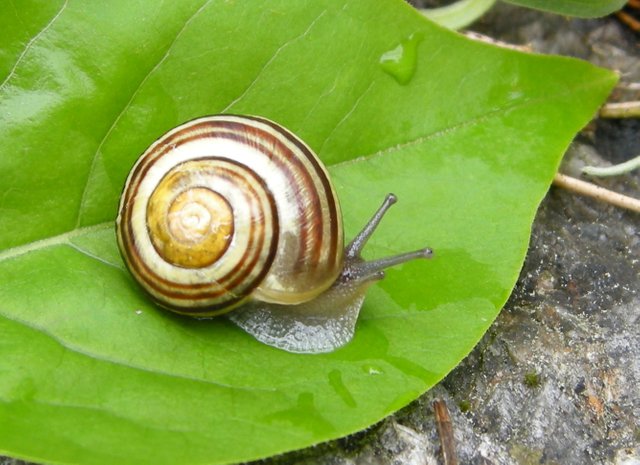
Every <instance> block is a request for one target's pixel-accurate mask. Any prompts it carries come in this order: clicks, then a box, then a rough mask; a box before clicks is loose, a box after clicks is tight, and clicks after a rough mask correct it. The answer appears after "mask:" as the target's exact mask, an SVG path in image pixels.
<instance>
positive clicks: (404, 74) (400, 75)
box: [380, 32, 423, 85]
mask: <svg viewBox="0 0 640 465" xmlns="http://www.w3.org/2000/svg"><path fill="white" fill-rule="evenodd" d="M422 38H423V37H422V34H421V33H418V32H416V33H413V34H411V35H410V36H409V37H407V38H406V39H404V40H402V41H401V42H400V44H398V46H397V47H395V48H393V49H392V50H388V51H386V52H384V53H383V54H382V56H381V57H380V67H381V68H382V70H383V71H384V72H385V73H387V74H389V75H391V76H393V78H394V79H395V80H396V81H398V82H399V83H400V84H403V85H404V84H408V83H409V81H411V78H412V77H413V75H414V74H415V73H416V67H417V65H418V44H419V43H420V42H421V41H422Z"/></svg>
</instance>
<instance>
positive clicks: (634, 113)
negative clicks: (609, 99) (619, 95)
mask: <svg viewBox="0 0 640 465" xmlns="http://www.w3.org/2000/svg"><path fill="white" fill-rule="evenodd" d="M600 116H601V117H602V118H640V100H636V101H632V102H622V103H607V104H606V105H603V106H602V108H600Z"/></svg>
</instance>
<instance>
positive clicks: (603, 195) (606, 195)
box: [553, 173, 640, 213]
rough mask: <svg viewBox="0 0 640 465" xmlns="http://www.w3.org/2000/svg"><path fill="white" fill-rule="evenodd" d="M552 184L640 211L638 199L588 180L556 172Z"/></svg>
mask: <svg viewBox="0 0 640 465" xmlns="http://www.w3.org/2000/svg"><path fill="white" fill-rule="evenodd" d="M553 184H554V185H556V186H559V187H562V188H564V189H567V190H570V191H572V192H576V193H578V194H581V195H586V196H588V197H593V198H594V199H597V200H601V201H603V202H606V203H610V204H612V205H615V206H617V207H622V208H626V209H628V210H632V211H634V212H638V213H640V200H638V199H634V198H633V197H628V196H626V195H622V194H618V193H617V192H613V191H610V190H609V189H605V188H604V187H600V186H596V185H595V184H591V183H590V182H586V181H582V180H580V179H576V178H572V177H571V176H567V175H565V174H561V173H556V175H555V177H554V178H553Z"/></svg>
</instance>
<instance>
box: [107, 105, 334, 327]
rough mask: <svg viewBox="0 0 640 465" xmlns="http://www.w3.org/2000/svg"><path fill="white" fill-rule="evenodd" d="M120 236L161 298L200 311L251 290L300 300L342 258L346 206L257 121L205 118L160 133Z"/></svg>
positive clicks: (123, 207) (325, 280) (317, 167)
mask: <svg viewBox="0 0 640 465" xmlns="http://www.w3.org/2000/svg"><path fill="white" fill-rule="evenodd" d="M117 235H118V241H119V244H120V249H121V251H122V254H123V257H124V259H125V262H126V263H127V266H128V267H129V269H130V270H131V272H132V273H133V275H134V276H135V277H136V279H137V280H138V281H139V282H140V283H141V284H142V286H143V287H144V288H145V289H146V290H147V291H148V292H149V293H150V294H151V295H152V296H154V297H155V299H156V300H157V301H158V302H159V303H161V304H162V305H164V306H166V307H169V308H171V309H173V310H175V311H178V312H179V313H187V314H193V315H199V316H208V315H214V314H218V313H222V312H225V311H228V310H230V309H232V308H233V307H235V306H237V305H239V304H240V303H242V302H243V301H245V300H246V299H247V298H249V297H252V298H254V299H258V300H264V301H270V302H278V303H299V302H303V301H305V300H308V299H310V298H313V297H315V296H316V295H318V294H319V293H320V292H322V291H323V290H325V289H326V288H327V287H329V286H330V285H331V283H333V281H335V279H336V277H337V275H338V273H339V272H340V269H341V266H342V247H343V239H342V225H341V216H340V210H339V205H338V202H337V197H336V195H335V192H334V191H333V188H332V187H331V185H330V183H329V180H328V177H327V174H326V172H325V170H324V168H323V167H322V165H321V164H320V163H319V161H318V160H317V158H316V157H315V155H314V154H313V152H312V151H311V150H310V149H309V148H308V147H307V146H306V145H304V143H303V142H302V141H300V140H299V139H298V138H297V137H295V136H294V135H293V134H291V133H290V132H288V131H287V130H285V129H284V128H282V127H280V126H278V125H277V124H275V123H272V122H270V121H268V120H263V119H260V118H252V117H238V116H226V115H220V116H212V117H205V118H200V119H198V120H194V121H191V122H189V123H186V124H184V125H182V126H179V127H177V128H175V129H174V130H172V131H170V132H168V133H167V134H165V135H164V136H163V137H162V138H161V139H159V140H158V141H156V142H155V143H154V144H153V145H152V146H151V147H150V148H149V149H148V150H147V151H146V152H145V153H144V154H143V155H142V156H141V158H140V159H139V160H138V162H137V164H136V165H135V166H134V168H133V169H132V171H131V173H130V175H129V178H128V179H127V183H126V185H125V191H124V193H123V196H122V200H121V204H120V211H119V215H118V220H117Z"/></svg>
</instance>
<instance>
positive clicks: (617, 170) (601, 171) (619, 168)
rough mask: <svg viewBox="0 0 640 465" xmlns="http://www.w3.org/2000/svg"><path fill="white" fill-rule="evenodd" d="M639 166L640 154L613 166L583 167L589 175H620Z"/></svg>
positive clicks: (584, 171)
mask: <svg viewBox="0 0 640 465" xmlns="http://www.w3.org/2000/svg"><path fill="white" fill-rule="evenodd" d="M637 168H640V155H638V156H637V157H635V158H632V159H631V160H627V161H625V162H624V163H620V164H618V165H613V166H585V167H584V168H583V169H582V172H583V173H584V174H588V175H589V176H619V175H621V174H626V173H629V172H630V171H633V170H635V169H637Z"/></svg>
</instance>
